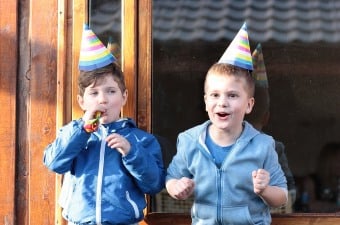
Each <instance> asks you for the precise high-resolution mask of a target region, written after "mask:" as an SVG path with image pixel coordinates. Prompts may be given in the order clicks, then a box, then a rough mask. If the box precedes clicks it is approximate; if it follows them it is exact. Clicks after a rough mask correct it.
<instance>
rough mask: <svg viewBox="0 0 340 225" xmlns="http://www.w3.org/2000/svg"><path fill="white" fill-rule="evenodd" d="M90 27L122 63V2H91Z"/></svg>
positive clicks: (110, 0) (103, 0)
mask: <svg viewBox="0 0 340 225" xmlns="http://www.w3.org/2000/svg"><path fill="white" fill-rule="evenodd" d="M89 25H90V28H91V29H92V30H93V32H94V33H95V34H96V35H97V36H98V38H99V39H100V40H101V41H102V42H103V43H104V45H107V47H108V49H109V50H111V52H112V53H113V55H114V56H115V57H116V59H117V60H118V62H119V64H120V62H121V48H120V47H121V0H89Z"/></svg>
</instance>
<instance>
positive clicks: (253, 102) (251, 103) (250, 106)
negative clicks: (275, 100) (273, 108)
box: [246, 97, 255, 114]
mask: <svg viewBox="0 0 340 225" xmlns="http://www.w3.org/2000/svg"><path fill="white" fill-rule="evenodd" d="M254 104H255V99H254V97H251V98H249V99H248V105H247V109H246V114H249V113H251V110H252V109H253V107H254Z"/></svg>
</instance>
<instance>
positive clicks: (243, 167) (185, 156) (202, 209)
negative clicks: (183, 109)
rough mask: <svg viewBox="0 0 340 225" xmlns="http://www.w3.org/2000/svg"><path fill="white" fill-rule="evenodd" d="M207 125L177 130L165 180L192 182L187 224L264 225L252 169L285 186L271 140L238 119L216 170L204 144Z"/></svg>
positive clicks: (267, 219) (265, 214)
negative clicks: (235, 131)
mask: <svg viewBox="0 0 340 225" xmlns="http://www.w3.org/2000/svg"><path fill="white" fill-rule="evenodd" d="M210 124H211V122H210V121H207V122H205V123H203V124H201V125H198V126H196V127H193V128H191V129H189V130H187V131H185V132H183V133H180V134H179V136H178V140H177V154H176V155H175V156H174V158H173V160H172V162H171V163H170V165H169V168H168V175H167V177H166V180H169V179H172V178H175V179H179V178H181V177H188V178H192V179H193V180H194V182H195V191H194V195H195V196H194V199H195V201H194V204H193V207H192V209H191V217H192V224H197V225H198V224H202V225H214V224H216V225H217V224H233V225H238V224H239V225H247V224H257V225H260V224H261V225H267V224H268V225H269V224H270V223H271V216H270V207H269V206H268V205H266V203H265V202H264V201H263V200H262V199H261V198H260V197H259V196H257V195H256V194H255V193H254V191H253V183H252V171H253V170H257V169H259V168H263V169H265V170H267V171H268V172H269V173H270V185H273V186H278V187H281V188H283V189H287V184H286V178H285V176H284V173H283V171H282V169H281V166H280V164H279V162H278V157H277V154H276V152H275V148H274V140H273V138H272V137H270V136H268V135H266V134H263V133H260V132H259V131H257V130H256V129H254V128H253V127H252V126H251V125H250V124H249V123H247V122H244V123H243V125H244V129H243V132H242V134H241V136H240V137H239V138H238V139H237V140H236V142H235V144H234V145H233V147H232V148H231V150H230V153H229V155H228V157H227V158H226V159H225V160H224V161H223V163H222V166H221V168H218V167H216V165H215V163H214V160H213V158H212V156H211V154H210V151H209V150H208V148H207V147H206V145H205V137H206V131H207V127H208V126H209V125H210Z"/></svg>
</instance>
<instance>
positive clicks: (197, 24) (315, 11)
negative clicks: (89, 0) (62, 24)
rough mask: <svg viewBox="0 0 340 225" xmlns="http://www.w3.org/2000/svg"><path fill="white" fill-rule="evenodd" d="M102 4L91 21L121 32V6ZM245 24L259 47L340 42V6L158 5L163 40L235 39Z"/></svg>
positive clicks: (205, 0) (156, 25)
mask: <svg viewBox="0 0 340 225" xmlns="http://www.w3.org/2000/svg"><path fill="white" fill-rule="evenodd" d="M93 2H96V1H93ZM98 2H99V1H98ZM100 2H101V4H100V5H99V4H98V5H96V11H95V14H94V15H92V18H91V19H92V23H93V24H94V25H97V24H98V25H100V28H99V29H98V30H97V32H98V33H102V32H105V31H106V30H108V29H111V30H113V31H114V32H120V28H121V27H120V26H117V25H116V24H117V23H118V24H120V19H121V18H120V13H121V11H120V5H119V6H118V7H117V4H114V3H112V1H100ZM116 2H120V1H116ZM244 21H246V22H247V24H248V33H249V38H250V39H251V40H252V41H254V42H264V41H268V40H275V41H279V42H290V41H303V42H317V41H325V42H338V41H340V1H324V0H318V1H301V0H291V1H277V0H263V1H245V0H239V1H227V0H225V1H223V0H221V1H216V0H182V1H173V0H153V36H154V38H155V39H157V40H170V39H178V40H183V41H189V40H195V39H200V40H205V41H216V40H219V39H229V40H231V39H232V38H234V35H235V33H237V31H238V30H239V29H240V27H241V26H242V24H243V22H244ZM96 27H97V26H96ZM98 27H99V26H98Z"/></svg>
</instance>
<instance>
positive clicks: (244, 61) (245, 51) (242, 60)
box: [218, 22, 253, 70]
mask: <svg viewBox="0 0 340 225" xmlns="http://www.w3.org/2000/svg"><path fill="white" fill-rule="evenodd" d="M218 62H219V63H228V64H231V65H234V66H238V67H241V68H243V69H246V70H253V63H252V58H251V53H250V46H249V40H248V32H247V24H246V22H244V23H243V26H242V27H241V29H240V30H239V32H238V33H237V35H236V36H235V38H234V40H233V41H232V42H231V43H230V45H229V46H228V48H227V50H226V51H225V52H224V54H223V55H222V57H221V58H220V60H219V61H218Z"/></svg>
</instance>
